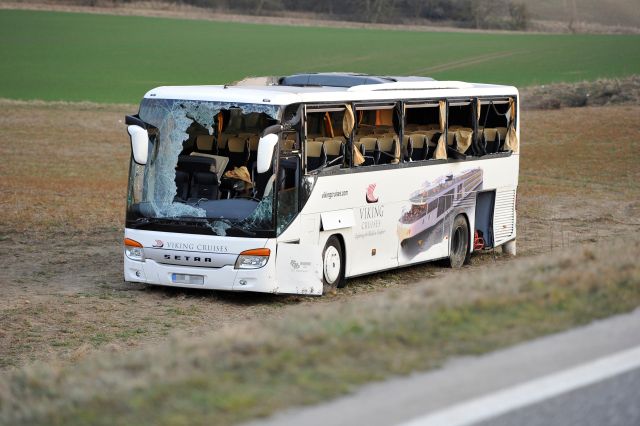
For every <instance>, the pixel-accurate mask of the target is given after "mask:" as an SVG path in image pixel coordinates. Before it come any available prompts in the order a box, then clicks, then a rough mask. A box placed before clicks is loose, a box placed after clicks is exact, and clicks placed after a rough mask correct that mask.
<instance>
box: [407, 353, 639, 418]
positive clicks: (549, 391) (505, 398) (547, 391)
mask: <svg viewBox="0 0 640 426" xmlns="http://www.w3.org/2000/svg"><path fill="white" fill-rule="evenodd" d="M638 367H640V346H636V347H635V348H632V349H628V350H625V351H622V352H618V353H617V354H614V355H611V356H607V357H604V358H600V359H597V360H595V361H592V362H589V363H586V364H582V365H579V366H577V367H574V368H570V369H568V370H564V371H561V372H558V373H554V374H550V375H548V376H544V377H542V378H540V379H536V380H532V381H530V382H526V383H523V384H521V385H517V386H514V387H511V388H507V389H504V390H501V391H498V392H495V393H492V394H489V395H486V396H483V397H480V398H477V399H472V400H469V401H467V402H462V403H460V404H456V405H453V406H451V407H449V408H444V409H442V410H439V411H435V412H433V413H431V414H427V415H425V416H422V417H417V418H415V419H412V420H410V421H408V422H406V423H402V424H401V426H440V425H442V426H465V425H471V424H474V423H478V422H481V421H485V420H489V419H491V418H494V417H497V416H500V415H502V414H506V413H508V412H511V411H514V410H517V409H519V408H523V407H527V406H530V405H534V404H536V403H539V402H542V401H544V400H546V399H550V398H553V397H556V396H558V395H562V394H564V393H567V392H570V391H572V390H575V389H579V388H582V387H585V386H589V385H592V384H595V383H598V382H600V381H603V380H605V379H608V378H610V377H614V376H617V375H620V374H623V373H626V372H628V371H632V370H634V369H636V368H638Z"/></svg>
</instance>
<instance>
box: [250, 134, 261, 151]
mask: <svg viewBox="0 0 640 426" xmlns="http://www.w3.org/2000/svg"><path fill="white" fill-rule="evenodd" d="M258 142H260V136H258V135H251V136H249V149H250V150H251V151H257V150H258Z"/></svg>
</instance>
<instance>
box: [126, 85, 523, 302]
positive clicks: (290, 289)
mask: <svg viewBox="0 0 640 426" xmlns="http://www.w3.org/2000/svg"><path fill="white" fill-rule="evenodd" d="M125 123H126V125H127V132H128V134H129V137H130V142H131V161H130V171H129V184H128V195H127V208H126V225H125V231H124V277H125V281H127V282H132V283H148V284H157V285H164V286H176V287H188V288H203V289H215V290H230V291H251V292H269V293H286V294H303V295H321V294H323V292H326V291H332V290H333V289H334V288H337V287H342V286H344V285H345V284H346V280H347V278H351V277H356V276H360V275H364V274H370V273H373V272H378V271H384V270H388V269H393V268H399V267H403V266H408V265H415V264H418V263H422V262H428V261H433V260H437V259H446V260H447V261H448V263H449V265H450V266H451V267H452V268H459V267H461V266H462V265H463V264H465V263H466V262H468V261H469V259H470V256H471V255H472V253H473V252H475V251H480V250H486V249H492V248H495V247H500V246H501V247H502V250H503V251H505V252H507V253H510V254H513V255H515V252H516V192H517V186H518V167H519V151H520V142H519V141H520V128H519V96H518V90H517V89H516V88H515V87H511V86H503V85H492V84H477V83H466V82H459V81H437V80H433V79H431V78H428V77H396V76H374V75H364V74H356V73H310V74H295V75H289V76H284V77H279V78H275V77H273V78H265V79H252V80H251V81H250V83H249V84H247V83H246V82H239V83H236V84H233V85H224V86H223V85H220V86H180V87H179V86H172V87H158V88H155V89H152V90H150V91H149V92H148V93H146V94H145V96H144V98H143V99H142V101H141V103H140V107H139V111H138V113H137V114H135V115H129V116H126V117H125Z"/></svg>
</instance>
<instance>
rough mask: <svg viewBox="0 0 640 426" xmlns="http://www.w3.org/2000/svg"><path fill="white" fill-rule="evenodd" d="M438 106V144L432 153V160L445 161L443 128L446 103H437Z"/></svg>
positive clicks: (445, 119)
mask: <svg viewBox="0 0 640 426" xmlns="http://www.w3.org/2000/svg"><path fill="white" fill-rule="evenodd" d="M438 106H439V108H440V132H441V134H440V138H439V139H438V144H437V145H436V150H435V152H434V153H433V158H435V159H436V160H446V159H447V146H446V145H447V142H446V140H445V138H446V136H445V128H446V125H447V103H446V102H445V101H440V102H438Z"/></svg>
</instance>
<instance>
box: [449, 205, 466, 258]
mask: <svg viewBox="0 0 640 426" xmlns="http://www.w3.org/2000/svg"><path fill="white" fill-rule="evenodd" d="M450 247H451V249H450V252H449V265H450V266H451V267H452V268H460V267H461V266H462V265H463V264H464V262H465V260H466V259H467V254H468V253H469V225H468V224H467V220H466V219H465V218H464V216H462V215H459V216H457V217H456V219H455V220H454V221H453V226H452V227H451V246H450Z"/></svg>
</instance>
